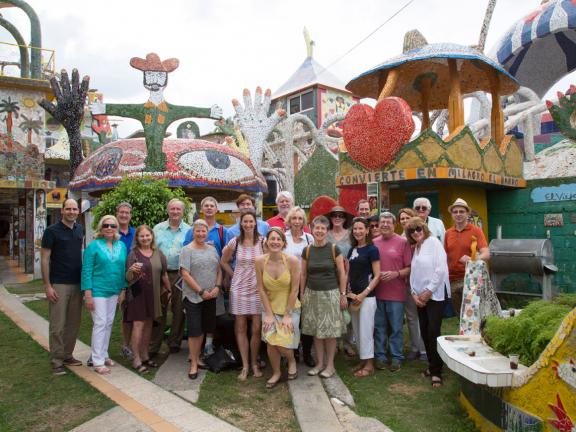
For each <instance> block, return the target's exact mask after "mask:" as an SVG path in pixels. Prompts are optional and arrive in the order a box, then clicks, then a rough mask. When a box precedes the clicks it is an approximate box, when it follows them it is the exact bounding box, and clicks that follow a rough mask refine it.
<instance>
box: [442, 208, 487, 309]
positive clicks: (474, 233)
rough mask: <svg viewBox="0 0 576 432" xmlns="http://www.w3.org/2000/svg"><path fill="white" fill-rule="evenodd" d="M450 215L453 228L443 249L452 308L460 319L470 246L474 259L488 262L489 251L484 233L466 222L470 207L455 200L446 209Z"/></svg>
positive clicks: (447, 235) (470, 252) (450, 229)
mask: <svg viewBox="0 0 576 432" xmlns="http://www.w3.org/2000/svg"><path fill="white" fill-rule="evenodd" d="M448 211H449V212H450V214H451V215H452V220H453V221H454V226H453V227H452V228H449V229H448V231H446V237H445V239H444V249H446V254H447V255H448V273H449V277H450V290H451V293H452V306H453V308H454V312H455V313H456V316H457V317H460V310H461V308H462V290H463V288H464V273H465V272H466V263H467V262H468V261H470V259H471V258H470V256H471V255H472V246H473V244H474V243H475V245H476V251H477V255H476V259H481V260H483V261H488V260H489V259H490V249H489V248H488V242H487V241H486V237H485V236H484V232H483V231H482V230H481V229H480V228H478V227H477V226H474V225H472V224H471V223H469V222H468V216H469V214H470V207H469V206H468V203H467V202H466V201H464V200H463V199H462V198H458V199H456V201H454V204H452V205H451V206H450V207H448Z"/></svg>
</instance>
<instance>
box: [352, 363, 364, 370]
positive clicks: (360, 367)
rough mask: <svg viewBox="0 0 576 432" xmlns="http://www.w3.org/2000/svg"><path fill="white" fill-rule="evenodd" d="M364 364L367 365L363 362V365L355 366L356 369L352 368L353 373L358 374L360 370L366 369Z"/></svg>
mask: <svg viewBox="0 0 576 432" xmlns="http://www.w3.org/2000/svg"><path fill="white" fill-rule="evenodd" d="M364 363H365V362H361V363H358V364H357V365H356V366H354V367H353V368H352V373H356V372H358V371H359V370H362V369H364Z"/></svg>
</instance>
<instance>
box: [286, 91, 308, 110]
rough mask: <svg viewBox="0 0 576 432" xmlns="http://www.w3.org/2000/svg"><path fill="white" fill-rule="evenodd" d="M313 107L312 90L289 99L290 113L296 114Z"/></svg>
mask: <svg viewBox="0 0 576 432" xmlns="http://www.w3.org/2000/svg"><path fill="white" fill-rule="evenodd" d="M312 108H314V92H313V91H309V92H306V93H302V94H299V95H298V96H294V97H293V98H291V99H290V114H296V113H299V112H302V111H307V110H309V109H312Z"/></svg>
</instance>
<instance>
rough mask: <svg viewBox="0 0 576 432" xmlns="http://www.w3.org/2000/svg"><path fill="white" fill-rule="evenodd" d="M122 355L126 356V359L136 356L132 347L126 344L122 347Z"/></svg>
mask: <svg viewBox="0 0 576 432" xmlns="http://www.w3.org/2000/svg"><path fill="white" fill-rule="evenodd" d="M122 357H124V358H125V359H126V360H132V359H133V358H134V354H133V353H132V350H131V349H130V347H128V346H126V345H124V346H123V347H122Z"/></svg>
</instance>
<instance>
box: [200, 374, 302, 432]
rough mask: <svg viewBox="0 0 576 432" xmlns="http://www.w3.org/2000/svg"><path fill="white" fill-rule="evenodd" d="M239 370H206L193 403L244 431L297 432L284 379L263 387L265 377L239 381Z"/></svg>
mask: <svg viewBox="0 0 576 432" xmlns="http://www.w3.org/2000/svg"><path fill="white" fill-rule="evenodd" d="M239 373H240V372H239V371H234V370H232V371H225V372H220V373H219V374H213V373H208V374H207V375H206V378H205V379H204V382H203V383H202V388H201V391H200V398H199V400H198V403H197V404H196V406H198V407H199V408H201V409H203V410H204V411H207V412H209V413H211V414H214V415H215V416H217V417H220V418H222V419H224V420H226V421H227V422H229V423H231V424H233V425H234V426H236V427H238V428H240V429H242V430H245V431H247V432H264V431H299V430H300V428H299V427H298V422H297V420H296V416H295V414H294V408H293V407H292V400H291V397H290V392H289V391H288V384H287V382H286V381H284V382H282V383H280V384H278V385H277V386H276V387H275V388H274V389H272V390H267V389H266V380H267V379H268V378H269V377H270V375H271V372H270V371H269V370H266V371H264V377H262V378H258V379H256V378H254V377H253V376H250V378H248V381H246V382H243V383H241V382H239V381H238V380H237V379H236V377H237V376H238V374H239Z"/></svg>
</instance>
